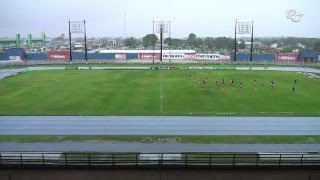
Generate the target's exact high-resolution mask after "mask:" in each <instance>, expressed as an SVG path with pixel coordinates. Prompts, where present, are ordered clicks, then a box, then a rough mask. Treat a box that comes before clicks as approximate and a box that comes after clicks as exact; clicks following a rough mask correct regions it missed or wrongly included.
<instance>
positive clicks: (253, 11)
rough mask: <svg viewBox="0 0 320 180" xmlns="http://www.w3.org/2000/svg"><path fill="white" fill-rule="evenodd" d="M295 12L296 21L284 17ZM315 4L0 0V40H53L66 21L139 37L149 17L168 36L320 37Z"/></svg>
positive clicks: (100, 32) (94, 32) (314, 0)
mask: <svg viewBox="0 0 320 180" xmlns="http://www.w3.org/2000/svg"><path fill="white" fill-rule="evenodd" d="M289 9H296V10H298V11H300V12H302V13H304V16H303V17H302V18H301V22H298V23H293V22H291V21H290V20H288V19H286V11H287V10H289ZM319 9H320V1H319V0H3V1H2V2H1V11H0V24H1V26H0V37H4V36H8V37H14V35H15V34H16V33H20V34H21V36H26V35H27V34H28V33H31V34H32V35H33V37H40V34H41V32H45V33H46V35H47V36H50V37H56V36H58V35H59V34H61V33H65V34H66V35H67V33H68V19H71V20H83V19H84V18H85V19H86V21H87V36H88V37H92V36H95V37H98V36H100V37H102V36H103V37H119V36H124V35H125V31H124V29H125V28H124V19H125V18H124V14H125V12H126V35H127V36H135V37H142V36H144V35H146V34H149V33H152V21H153V19H163V20H170V21H171V37H187V36H188V34H189V33H191V32H193V33H195V34H196V35H197V36H198V37H206V36H213V37H217V36H227V37H230V36H233V34H234V23H235V20H236V19H238V21H251V20H254V30H255V33H254V34H255V36H259V37H261V36H268V37H269V36H298V37H318V38H319V37H320V20H319V18H320V10H319Z"/></svg>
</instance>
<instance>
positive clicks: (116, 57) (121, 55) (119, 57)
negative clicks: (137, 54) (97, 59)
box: [115, 53, 127, 59]
mask: <svg viewBox="0 0 320 180" xmlns="http://www.w3.org/2000/svg"><path fill="white" fill-rule="evenodd" d="M126 58H127V56H126V54H125V53H121V54H115V59H126Z"/></svg>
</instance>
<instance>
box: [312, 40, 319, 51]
mask: <svg viewBox="0 0 320 180" xmlns="http://www.w3.org/2000/svg"><path fill="white" fill-rule="evenodd" d="M313 48H314V50H316V51H320V40H317V41H315V42H314V45H313Z"/></svg>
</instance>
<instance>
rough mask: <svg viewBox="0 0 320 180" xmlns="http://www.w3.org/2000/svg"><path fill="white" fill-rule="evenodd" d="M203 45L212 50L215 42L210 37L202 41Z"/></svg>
mask: <svg viewBox="0 0 320 180" xmlns="http://www.w3.org/2000/svg"><path fill="white" fill-rule="evenodd" d="M204 45H205V46H206V47H207V48H208V50H211V51H212V50H214V47H215V40H214V39H213V38H212V37H206V38H205V39H204Z"/></svg>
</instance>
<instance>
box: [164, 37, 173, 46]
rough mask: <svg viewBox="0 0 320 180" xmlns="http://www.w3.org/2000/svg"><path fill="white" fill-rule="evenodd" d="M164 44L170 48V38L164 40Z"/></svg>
mask: <svg viewBox="0 0 320 180" xmlns="http://www.w3.org/2000/svg"><path fill="white" fill-rule="evenodd" d="M164 43H165V44H167V45H168V46H172V38H169V37H168V38H166V39H165V40H164Z"/></svg>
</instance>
